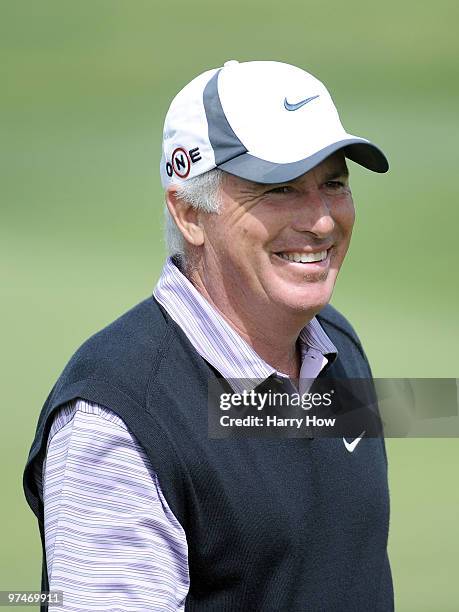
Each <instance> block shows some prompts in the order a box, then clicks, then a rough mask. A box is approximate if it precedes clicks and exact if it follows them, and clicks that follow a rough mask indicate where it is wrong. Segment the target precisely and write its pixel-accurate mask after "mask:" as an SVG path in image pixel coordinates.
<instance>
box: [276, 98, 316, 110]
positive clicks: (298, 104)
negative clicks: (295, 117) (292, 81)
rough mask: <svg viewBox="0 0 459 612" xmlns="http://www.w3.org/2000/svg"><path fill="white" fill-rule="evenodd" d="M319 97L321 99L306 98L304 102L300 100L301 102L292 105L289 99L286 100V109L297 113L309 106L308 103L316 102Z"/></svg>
mask: <svg viewBox="0 0 459 612" xmlns="http://www.w3.org/2000/svg"><path fill="white" fill-rule="evenodd" d="M318 97H319V96H318V95H317V96H311V97H309V98H305V99H304V100H300V101H299V102H295V104H290V102H288V101H287V98H284V107H285V109H286V110H288V111H296V110H298V109H299V108H301V107H302V106H304V105H305V104H308V102H312V100H315V99H316V98H318Z"/></svg>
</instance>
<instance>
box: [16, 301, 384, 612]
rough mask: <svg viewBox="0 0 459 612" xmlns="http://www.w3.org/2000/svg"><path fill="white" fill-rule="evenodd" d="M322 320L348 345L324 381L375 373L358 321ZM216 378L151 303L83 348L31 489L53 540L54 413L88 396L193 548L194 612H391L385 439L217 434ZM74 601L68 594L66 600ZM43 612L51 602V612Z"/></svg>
mask: <svg viewBox="0 0 459 612" xmlns="http://www.w3.org/2000/svg"><path fill="white" fill-rule="evenodd" d="M318 319H319V321H320V323H321V325H322V326H323V328H324V329H325V331H326V333H327V334H328V335H329V337H330V339H331V340H332V341H333V343H334V344H335V346H336V347H337V349H338V358H337V359H336V361H335V362H334V363H333V365H332V366H331V367H330V368H329V371H328V372H327V375H330V376H336V377H341V378H342V377H348V378H359V377H361V378H368V377H369V376H371V372H370V369H369V366H368V363H367V361H366V358H365V355H364V353H363V350H362V347H361V345H360V343H359V341H358V339H357V337H356V335H355V333H354V331H353V329H352V328H351V326H350V325H349V323H347V321H346V320H345V319H344V318H343V317H342V316H341V315H340V314H339V313H337V311H336V310H334V309H333V308H332V307H331V306H327V307H326V308H325V309H324V310H323V311H322V312H321V313H320V314H319V315H318ZM213 377H215V372H214V370H213V369H212V368H211V367H210V366H209V365H208V364H207V363H206V361H205V360H204V359H202V357H201V356H200V355H199V354H198V353H197V352H196V350H195V349H194V348H193V347H192V345H191V344H190V342H189V341H188V339H187V338H186V336H185V334H184V333H183V332H182V331H181V329H180V328H179V327H178V326H177V325H176V324H175V323H174V322H173V321H172V320H171V319H170V318H169V317H168V315H167V314H166V313H165V312H164V310H163V309H162V308H161V307H160V306H159V305H158V304H157V302H156V301H155V300H154V299H153V298H148V299H146V300H145V301H143V302H141V303H140V304H138V305H137V306H135V307H134V308H133V309H131V310H130V311H129V312H127V313H126V314H124V315H123V316H122V317H120V318H119V319H117V320H116V321H115V322H113V323H112V324H111V325H109V326H108V327H106V328H105V329H103V330H102V331H100V332H99V333H97V334H96V335H94V336H93V337H92V338H90V339H89V340H88V341H87V342H85V343H84V344H83V346H82V347H81V348H80V349H79V350H78V351H77V352H76V353H75V355H74V356H73V357H72V359H71V360H70V362H69V363H68V365H67V366H66V368H65V370H64V372H63V373H62V375H61V376H60V378H59V380H58V381H57V383H56V385H55V386H54V388H53V390H52V391H51V393H50V395H49V397H48V399H47V401H46V403H45V405H44V406H43V409H42V412H41V414H40V418H39V421H38V426H37V431H36V435H35V439H34V441H33V444H32V448H31V451H30V455H29V458H28V462H27V465H26V468H25V472H24V490H25V494H26V497H27V500H28V503H29V504H30V506H31V508H32V510H33V511H34V513H35V514H36V516H37V518H38V522H39V528H40V534H41V537H42V543H43V568H42V589H43V590H46V589H47V588H48V579H47V573H46V559H45V547H44V535H43V534H44V526H43V501H42V492H41V491H40V490H39V488H40V487H39V486H38V485H37V483H36V481H35V479H34V467H35V464H36V462H38V465H39V468H40V469H41V468H42V465H43V459H44V454H45V451H46V440H47V436H48V433H49V430H50V427H51V423H52V420H53V415H54V413H55V411H56V410H57V409H58V408H59V406H61V405H62V404H63V403H65V402H68V401H69V400H72V399H74V398H77V397H80V398H84V399H86V400H88V401H91V402H96V403H99V404H101V405H103V406H106V407H107V408H110V409H111V410H113V411H114V412H116V413H117V414H118V415H119V416H120V417H121V418H122V419H123V420H124V422H125V423H126V425H127V427H128V428H129V430H130V431H131V432H132V433H133V434H134V435H135V436H136V437H137V439H138V440H139V442H140V444H141V445H142V447H143V448H144V449H145V451H146V454H147V455H148V457H149V459H150V461H151V464H152V467H153V469H154V470H155V471H156V473H157V474H158V478H159V482H160V484H161V489H162V491H163V493H164V495H165V497H166V499H167V502H168V504H169V507H170V508H171V510H172V511H173V512H174V514H175V516H176V517H177V519H178V520H179V521H180V523H181V525H182V527H183V529H184V531H185V533H186V538H187V542H188V555H189V557H188V561H189V570H190V591H189V594H188V597H187V600H186V610H189V611H200V612H201V611H215V612H225V611H228V612H229V611H231V612H236V611H244V612H245V611H247V612H255V611H260V612H274V611H276V612H278V611H281V612H283V611H285V612H306V611H312V612H320V611H323V612H335V611H336V612H373V611H375V612H376V611H377V612H389V611H391V610H393V591H392V579H391V573H390V567H389V561H388V556H387V536H388V525H389V496H388V488H387V460H386V455H385V449H384V442H383V440H382V439H381V438H364V439H363V440H362V441H361V442H360V444H359V446H358V452H354V453H349V452H348V451H347V450H346V449H345V447H344V444H343V441H342V439H335V438H328V439H325V438H315V439H252V438H244V439H218V440H216V439H209V437H208V421H207V419H208V413H207V401H208V381H209V379H210V378H213ZM64 597H65V593H64ZM45 609H47V608H46V607H45V606H43V607H42V610H45Z"/></svg>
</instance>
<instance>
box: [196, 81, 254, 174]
mask: <svg viewBox="0 0 459 612" xmlns="http://www.w3.org/2000/svg"><path fill="white" fill-rule="evenodd" d="M219 74H220V70H219V71H218V72H216V73H215V74H214V75H213V77H212V78H211V79H210V81H209V82H208V83H207V85H206V86H205V88H204V92H203V104H204V110H205V113H206V117H207V125H208V128H209V141H210V144H211V145H212V149H213V150H214V155H215V163H216V165H217V166H220V164H223V163H224V162H226V161H228V160H230V159H233V158H234V157H237V156H239V155H242V154H243V153H247V149H246V147H244V145H243V144H242V142H241V141H240V140H239V138H238V137H237V136H236V134H235V133H234V131H233V128H232V127H231V126H230V124H229V123H228V119H227V118H226V115H225V113H224V111H223V107H222V103H221V102H220V96H219V95H218V86H217V84H218V75H219Z"/></svg>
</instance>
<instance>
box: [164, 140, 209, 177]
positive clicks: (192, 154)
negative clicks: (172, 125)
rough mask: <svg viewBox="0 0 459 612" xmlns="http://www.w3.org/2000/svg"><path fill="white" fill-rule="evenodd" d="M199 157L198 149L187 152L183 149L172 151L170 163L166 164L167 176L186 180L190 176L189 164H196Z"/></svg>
mask: <svg viewBox="0 0 459 612" xmlns="http://www.w3.org/2000/svg"><path fill="white" fill-rule="evenodd" d="M200 159H202V157H201V153H200V152H199V147H195V148H194V149H190V150H189V151H187V150H186V149H184V148H183V147H177V148H176V149H174V151H173V153H172V157H171V161H170V162H166V173H167V176H169V177H172V175H173V174H176V175H177V176H178V177H179V178H182V179H184V178H186V177H187V176H188V175H189V174H190V170H191V164H195V163H196V162H198V161H199V160H200Z"/></svg>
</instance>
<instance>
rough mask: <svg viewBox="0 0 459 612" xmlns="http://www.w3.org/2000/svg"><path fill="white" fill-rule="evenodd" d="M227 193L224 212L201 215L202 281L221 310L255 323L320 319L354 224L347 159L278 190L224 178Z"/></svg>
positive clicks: (332, 160) (340, 158) (332, 159)
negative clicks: (271, 319)
mask: <svg viewBox="0 0 459 612" xmlns="http://www.w3.org/2000/svg"><path fill="white" fill-rule="evenodd" d="M222 191H223V193H222V206H221V214H219V215H204V216H203V218H202V226H203V229H204V245H203V259H202V263H203V281H204V283H205V286H206V288H207V290H208V291H209V294H210V296H211V297H212V300H213V301H214V303H215V304H216V306H217V307H219V309H220V310H222V311H223V312H225V308H226V309H228V308H230V309H231V310H233V311H234V312H240V313H241V314H244V313H245V314H246V315H248V316H249V317H252V318H253V317H254V316H255V317H256V316H262V315H263V316H266V315H267V316H268V317H269V313H270V312H272V313H273V315H274V314H276V315H279V314H282V313H284V314H285V315H287V316H288V315H295V316H297V315H298V316H299V317H301V316H304V317H305V318H306V315H307V316H308V317H309V318H311V317H312V316H314V315H315V314H317V312H318V311H319V310H320V309H321V308H322V307H323V306H324V305H325V304H327V302H328V301H329V300H330V297H331V295H332V291H333V287H334V285H335V281H336V277H337V275H338V271H339V269H340V267H341V264H342V263H343V259H344V257H345V255H346V252H347V249H348V246H349V241H350V238H351V233H352V227H353V224H354V216H355V214H354V205H353V201H352V195H351V191H350V188H349V184H348V171H347V168H346V164H345V161H344V157H343V155H342V154H341V153H339V152H338V153H335V154H334V155H332V156H330V157H328V158H327V159H326V160H325V161H323V162H322V163H321V164H320V165H318V166H317V167H316V168H314V169H313V170H311V171H310V172H308V173H306V174H304V175H303V176H301V177H300V178H298V179H296V180H294V181H291V182H289V183H283V184H279V185H261V184H258V183H252V182H249V181H245V180H243V179H240V178H237V177H235V176H232V175H229V174H225V177H224V181H223V186H222ZM275 318H276V319H278V316H276V317H275ZM267 323H269V321H267Z"/></svg>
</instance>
